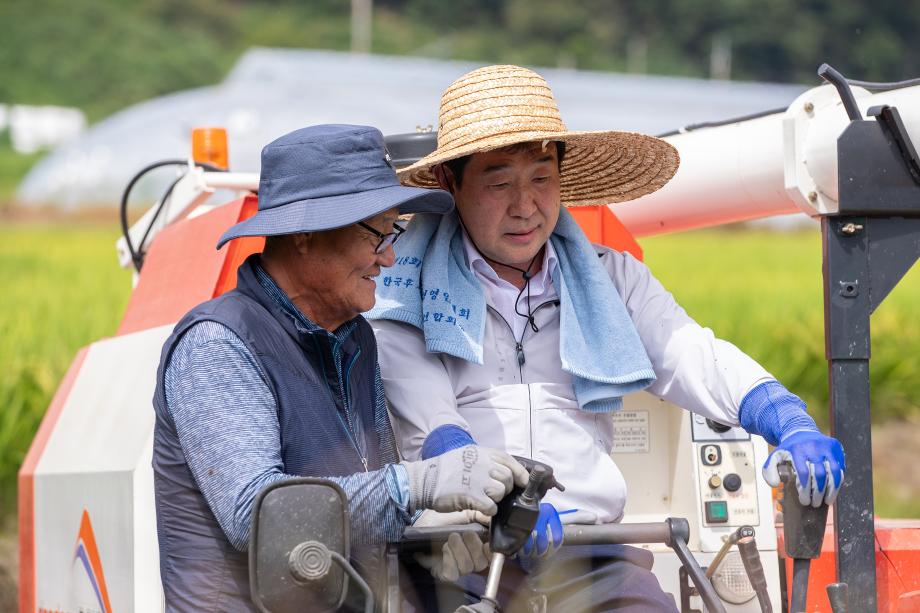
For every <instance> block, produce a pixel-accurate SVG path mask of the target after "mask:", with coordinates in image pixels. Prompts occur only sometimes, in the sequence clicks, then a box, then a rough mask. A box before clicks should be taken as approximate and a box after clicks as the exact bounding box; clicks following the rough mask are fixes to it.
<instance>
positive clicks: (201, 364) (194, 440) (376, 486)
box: [164, 268, 411, 551]
mask: <svg viewBox="0 0 920 613" xmlns="http://www.w3.org/2000/svg"><path fill="white" fill-rule="evenodd" d="M257 273H258V276H259V282H260V283H261V284H262V286H263V288H265V290H266V291H267V292H268V293H269V295H271V296H272V298H273V299H274V300H275V301H276V302H278V304H279V305H281V306H282V307H283V308H284V311H285V313H287V314H288V315H289V316H290V317H292V318H293V320H294V321H295V324H296V325H297V326H298V327H302V328H304V329H307V330H315V329H317V326H316V325H315V324H313V323H312V322H311V321H310V320H309V319H307V318H306V316H304V315H303V313H301V312H300V310H299V309H297V307H296V306H295V305H294V304H293V303H292V302H291V301H290V299H289V298H288V297H287V296H286V295H285V294H284V292H282V291H281V289H280V288H278V286H277V285H276V284H275V283H274V281H273V280H272V279H271V277H269V276H268V274H266V273H265V272H264V271H263V270H262V269H261V268H257ZM350 325H352V326H353V325H354V324H353V323H352V324H350ZM350 331H351V329H350V327H349V324H345V325H343V326H342V327H340V328H339V329H337V330H336V331H335V332H334V333H333V335H334V336H335V337H336V339H337V340H339V341H341V340H343V339H344V338H345V337H346V336H347V335H348V334H349V333H350ZM334 345H335V346H336V347H337V346H338V345H339V343H335V344H334ZM335 357H336V360H335V362H336V368H337V369H338V370H339V371H341V364H340V360H339V359H338V356H335ZM339 376H340V377H341V376H342V373H341V372H339ZM375 376H376V381H375V386H376V388H377V393H376V397H377V403H378V406H377V407H376V410H377V413H378V415H386V410H387V409H386V401H385V399H384V398H385V397H384V393H383V385H382V383H381V380H380V371H379V368H377V369H376V375H375ZM266 381H267V377H266V375H265V373H263V372H262V371H261V369H260V368H259V366H258V364H257V363H256V361H255V360H254V358H253V356H252V354H251V353H250V352H249V350H248V349H247V347H246V346H245V344H244V343H243V341H242V340H240V338H239V337H238V336H237V335H236V334H234V333H233V332H232V331H231V330H230V329H229V328H227V327H225V326H223V325H221V324H219V323H216V322H211V321H206V322H201V323H199V324H196V325H195V326H193V327H191V328H190V329H189V330H188V331H187V332H186V333H185V335H184V336H183V337H182V339H181V340H180V341H179V343H178V344H177V345H176V347H175V349H174V350H173V353H172V356H171V358H170V360H169V363H168V364H167V367H166V372H165V379H164V383H165V392H166V406H167V410H168V411H169V413H170V415H171V416H172V419H173V421H174V423H175V426H176V431H177V433H178V436H179V440H180V442H181V443H182V449H183V451H184V452H185V458H186V462H187V463H188V466H189V469H190V470H191V473H192V475H193V476H194V478H195V482H196V483H197V484H198V487H199V489H200V490H201V493H202V495H203V496H204V498H205V500H206V501H207V503H208V506H209V507H210V509H211V511H212V512H213V513H214V516H215V518H216V519H217V521H218V523H219V524H220V526H221V528H222V529H223V531H224V533H225V534H226V536H227V538H228V540H229V541H230V542H231V544H233V546H234V547H235V548H236V549H238V550H241V551H244V550H246V548H247V546H248V542H249V528H250V523H251V520H250V516H251V513H252V506H253V503H254V501H255V498H256V496H257V495H258V493H259V492H260V491H261V490H262V489H263V488H264V487H265V486H267V485H269V484H270V483H273V482H275V481H280V480H282V479H288V478H292V477H294V475H289V474H286V473H285V472H284V466H283V464H282V461H281V441H280V426H279V423H278V417H277V407H276V403H275V400H274V397H273V395H272V393H271V389H270V388H269V386H268V384H267V382H266ZM381 412H382V413H381ZM346 419H347V421H348V423H349V425H350V426H351V429H352V432H353V435H354V437H355V439H356V444H357V445H358V447H359V449H361V451H362V454H363V450H364V448H365V446H364V432H362V430H361V420H359V419H357V417H356V416H355V415H348V416H346ZM377 423H382V424H386V425H387V431H386V432H382V433H377V434H378V435H379V439H380V451H381V456H382V457H383V458H384V460H385V461H390V462H396V461H398V453H397V451H396V442H395V440H394V438H393V435H392V432H389V427H388V424H389V422H388V421H387V420H386V419H382V420H377ZM317 476H322V475H317ZM327 478H329V479H330V480H331V481H334V482H335V483H337V484H338V485H340V486H341V487H342V489H343V490H344V491H345V494H346V495H347V497H348V510H349V519H350V522H351V529H352V534H353V535H354V540H355V543H356V544H372V543H381V542H386V541H395V540H398V539H399V537H400V536H401V535H402V532H403V530H404V529H405V527H406V525H407V524H408V523H409V522H410V519H411V518H410V516H409V514H408V511H407V508H408V475H407V474H406V471H405V468H403V467H402V466H399V465H398V464H395V463H392V464H388V465H387V466H385V467H384V468H383V469H381V470H376V471H371V472H367V473H360V474H356V475H349V476H346V477H327Z"/></svg>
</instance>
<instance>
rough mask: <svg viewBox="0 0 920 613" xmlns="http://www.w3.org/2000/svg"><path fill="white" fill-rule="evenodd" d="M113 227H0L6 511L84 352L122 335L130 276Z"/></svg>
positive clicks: (1, 461) (0, 456) (0, 398)
mask: <svg viewBox="0 0 920 613" xmlns="http://www.w3.org/2000/svg"><path fill="white" fill-rule="evenodd" d="M117 237H118V232H117V230H116V229H115V228H114V226H105V227H99V226H95V225H79V224H77V225H71V226H65V225H40V226H36V225H21V224H13V225H3V226H0V287H2V288H3V290H2V291H3V298H2V307H0V357H2V368H0V515H2V513H3V512H4V511H7V510H9V509H10V508H11V507H12V506H13V504H14V498H15V496H13V492H15V479H16V473H17V471H18V469H19V465H20V464H21V463H22V460H23V458H24V457H25V454H26V452H27V451H28V449H29V445H30V443H31V441H32V437H33V436H34V435H35V431H36V430H37V429H38V425H39V423H40V422H41V418H42V416H43V415H44V413H45V410H46V409H47V407H48V404H49V403H50V401H51V397H52V396H53V394H54V391H55V389H56V388H57V386H58V383H59V382H60V379H61V377H63V376H64V373H65V372H66V371H67V368H68V366H69V365H70V363H71V362H72V361H73V358H74V356H75V355H76V352H77V350H78V349H79V348H80V347H83V346H85V345H87V344H89V343H90V342H92V341H94V340H97V339H99V338H101V337H104V336H109V335H111V334H113V333H114V332H115V330H116V329H117V327H118V322H119V320H120V318H121V315H122V312H123V311H124V308H125V304H126V303H127V298H128V295H129V293H130V289H131V278H130V274H129V273H128V272H127V271H124V270H121V269H120V268H119V267H118V264H117V262H116V259H115V248H114V245H115V240H116V238H117Z"/></svg>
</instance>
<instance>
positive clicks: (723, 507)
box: [706, 500, 728, 524]
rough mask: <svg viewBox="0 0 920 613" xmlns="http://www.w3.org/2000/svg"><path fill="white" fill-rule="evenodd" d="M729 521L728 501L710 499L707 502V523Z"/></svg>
mask: <svg viewBox="0 0 920 613" xmlns="http://www.w3.org/2000/svg"><path fill="white" fill-rule="evenodd" d="M727 521H728V503H727V502H725V501H724V500H710V501H708V502H707V503H706V523H709V524H724V523H725V522H727Z"/></svg>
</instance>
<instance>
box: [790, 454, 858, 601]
mask: <svg viewBox="0 0 920 613" xmlns="http://www.w3.org/2000/svg"><path fill="white" fill-rule="evenodd" d="M777 470H778V472H779V477H780V479H781V480H782V482H783V535H784V536H785V540H786V555H788V556H789V557H790V558H792V597H791V603H790V606H789V611H790V612H791V613H799V612H800V611H804V610H805V602H806V599H807V596H808V573H809V570H810V567H811V561H812V560H814V559H815V558H817V557H819V556H820V555H821V545H822V544H823V542H824V528H825V526H826V525H827V505H826V504H822V505H821V506H819V507H812V506H811V505H802V504H799V494H798V490H797V488H796V474H795V471H794V470H793V469H792V465H791V464H790V463H789V462H783V463H782V464H780V465H779V466H777ZM828 478H830V477H828ZM844 595H845V592H844ZM844 610H845V609H844Z"/></svg>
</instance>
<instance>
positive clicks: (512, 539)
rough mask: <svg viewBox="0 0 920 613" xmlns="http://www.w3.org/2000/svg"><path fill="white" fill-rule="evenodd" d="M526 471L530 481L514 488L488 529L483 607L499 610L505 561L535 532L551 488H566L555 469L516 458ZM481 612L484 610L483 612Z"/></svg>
mask: <svg viewBox="0 0 920 613" xmlns="http://www.w3.org/2000/svg"><path fill="white" fill-rule="evenodd" d="M514 458H515V459H516V460H517V461H518V462H520V463H521V464H522V465H523V466H524V468H526V469H527V472H529V473H530V479H529V480H528V482H527V487H524V488H521V487H515V488H514V489H513V490H512V491H511V493H510V494H508V495H507V496H505V497H504V498H503V499H502V501H501V502H499V503H498V512H497V513H496V514H495V517H493V518H492V522H491V526H490V529H489V547H490V548H491V550H492V560H491V563H490V564H489V577H488V579H487V580H486V591H485V593H484V594H483V595H482V604H483V605H486V606H488V605H491V606H492V608H493V610H496V611H497V610H498V584H499V581H500V580H501V574H502V568H503V567H504V565H505V559H506V558H507V557H509V556H513V555H514V554H515V553H517V552H518V550H520V549H521V547H523V546H524V543H525V542H526V541H527V538H528V537H529V536H530V534H531V533H532V532H533V529H534V526H535V525H536V523H537V517H538V516H539V514H540V501H541V500H542V499H543V497H544V496H545V495H546V492H547V491H549V490H550V489H552V488H554V487H555V488H556V489H558V490H559V491H565V487H563V485H562V484H561V483H559V482H558V481H556V478H555V477H554V476H553V468H552V467H551V466H549V465H547V464H543V463H541V462H537V461H535V460H531V459H530V458H522V457H518V456H514ZM480 610H481V609H480Z"/></svg>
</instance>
